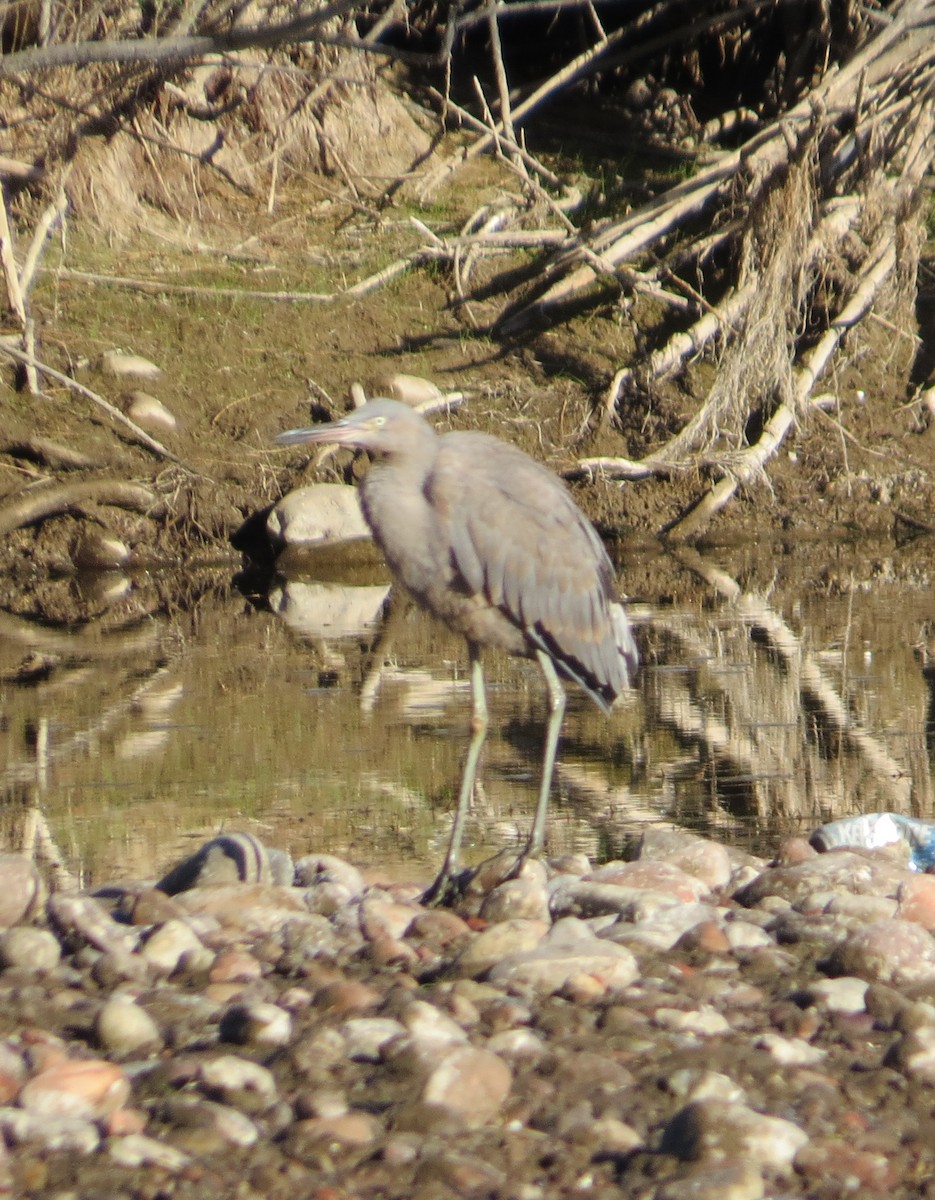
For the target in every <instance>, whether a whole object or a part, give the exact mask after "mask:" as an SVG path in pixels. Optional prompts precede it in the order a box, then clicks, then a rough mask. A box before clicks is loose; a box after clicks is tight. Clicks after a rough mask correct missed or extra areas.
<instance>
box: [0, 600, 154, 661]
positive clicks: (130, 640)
mask: <svg viewBox="0 0 935 1200" xmlns="http://www.w3.org/2000/svg"><path fill="white" fill-rule="evenodd" d="M161 633H162V629H161V627H160V625H159V623H158V622H156V621H155V620H153V619H147V621H146V623H145V624H141V625H138V626H135V627H133V628H132V629H127V630H121V631H119V632H113V633H107V634H103V635H102V634H101V633H100V632H99V631H98V630H97V629H92V628H90V627H86V628H85V629H83V630H82V631H81V632H79V633H68V632H66V631H65V630H63V629H51V628H49V627H48V626H46V625H40V624H39V623H38V622H37V621H30V620H28V619H27V618H26V617H18V616H15V615H14V614H13V613H10V612H3V611H0V638H6V639H7V640H8V641H11V642H16V643H17V644H19V645H23V646H29V648H30V649H31V650H43V651H46V652H47V653H51V654H69V655H73V656H75V657H78V658H95V659H105V658H106V659H110V658H120V657H123V656H124V655H130V654H138V653H139V652H140V651H141V650H151V649H152V648H153V647H154V645H155V644H156V643H157V642H158V640H159V638H160V635H161Z"/></svg>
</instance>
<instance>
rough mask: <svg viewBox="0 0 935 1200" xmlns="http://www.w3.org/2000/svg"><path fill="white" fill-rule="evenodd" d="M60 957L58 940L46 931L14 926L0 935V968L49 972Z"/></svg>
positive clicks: (60, 951) (25, 926)
mask: <svg viewBox="0 0 935 1200" xmlns="http://www.w3.org/2000/svg"><path fill="white" fill-rule="evenodd" d="M61 957H62V950H61V947H60V946H59V943H58V938H56V937H55V936H54V935H53V934H51V933H49V931H48V929H33V928H32V927H31V926H28V925H15V926H14V927H13V928H12V929H7V930H6V931H5V932H4V933H2V934H0V966H4V967H20V968H24V969H26V970H29V971H40V972H41V971H51V970H52V969H53V968H54V967H57V966H58V964H59V961H60V960H61Z"/></svg>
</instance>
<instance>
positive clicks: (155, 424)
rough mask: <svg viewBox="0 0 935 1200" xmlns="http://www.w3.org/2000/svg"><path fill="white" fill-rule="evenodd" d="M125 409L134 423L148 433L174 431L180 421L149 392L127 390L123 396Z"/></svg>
mask: <svg viewBox="0 0 935 1200" xmlns="http://www.w3.org/2000/svg"><path fill="white" fill-rule="evenodd" d="M121 401H122V406H123V411H124V412H125V413H126V415H127V416H128V417H129V418H130V420H131V421H132V422H133V423H134V425H139V427H140V428H141V429H145V430H146V431H147V432H148V433H154V434H164V433H173V432H174V431H175V430H176V429H178V426H179V423H178V420H177V419H176V417H175V414H174V413H172V412H170V411H169V409H168V408H166V406H165V405H164V404H163V403H162V401H161V400H157V399H156V397H155V396H150V395H149V394H148V393H147V392H126V393H125V394H124V395H123V396H122V397H121Z"/></svg>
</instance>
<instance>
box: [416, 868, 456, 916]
mask: <svg viewBox="0 0 935 1200" xmlns="http://www.w3.org/2000/svg"><path fill="white" fill-rule="evenodd" d="M463 895H464V881H463V879H462V877H461V875H460V874H458V875H453V874H452V873H451V871H450V870H449V869H448V867H447V866H444V867H442V869H441V870H440V871H439V873H438V875H437V877H436V879H435V882H434V883H433V884H431V886H430V887H428V888H426V890H425V891H424V892H423V893H422V895H421V896H420V897H419V903H420V904H424V905H425V907H426V908H450V907H451V906H452V905H454V904H455V902H456V901H458V900H460V899H461V897H462V896H463Z"/></svg>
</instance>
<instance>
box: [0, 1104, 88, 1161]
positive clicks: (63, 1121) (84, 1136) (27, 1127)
mask: <svg viewBox="0 0 935 1200" xmlns="http://www.w3.org/2000/svg"><path fill="white" fill-rule="evenodd" d="M0 1129H2V1131H3V1136H4V1137H5V1138H6V1140H7V1141H8V1142H9V1143H11V1144H12V1145H14V1146H23V1145H38V1146H43V1147H45V1149H46V1150H63V1151H66V1152H70V1153H72V1154H91V1153H93V1151H95V1150H96V1149H97V1148H98V1146H99V1145H100V1144H101V1135H100V1134H99V1133H98V1131H97V1127H96V1126H95V1125H94V1124H93V1123H92V1122H91V1121H86V1120H83V1119H82V1118H80V1117H56V1116H47V1115H46V1114H45V1113H36V1112H27V1111H25V1110H24V1109H21V1108H0Z"/></svg>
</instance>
